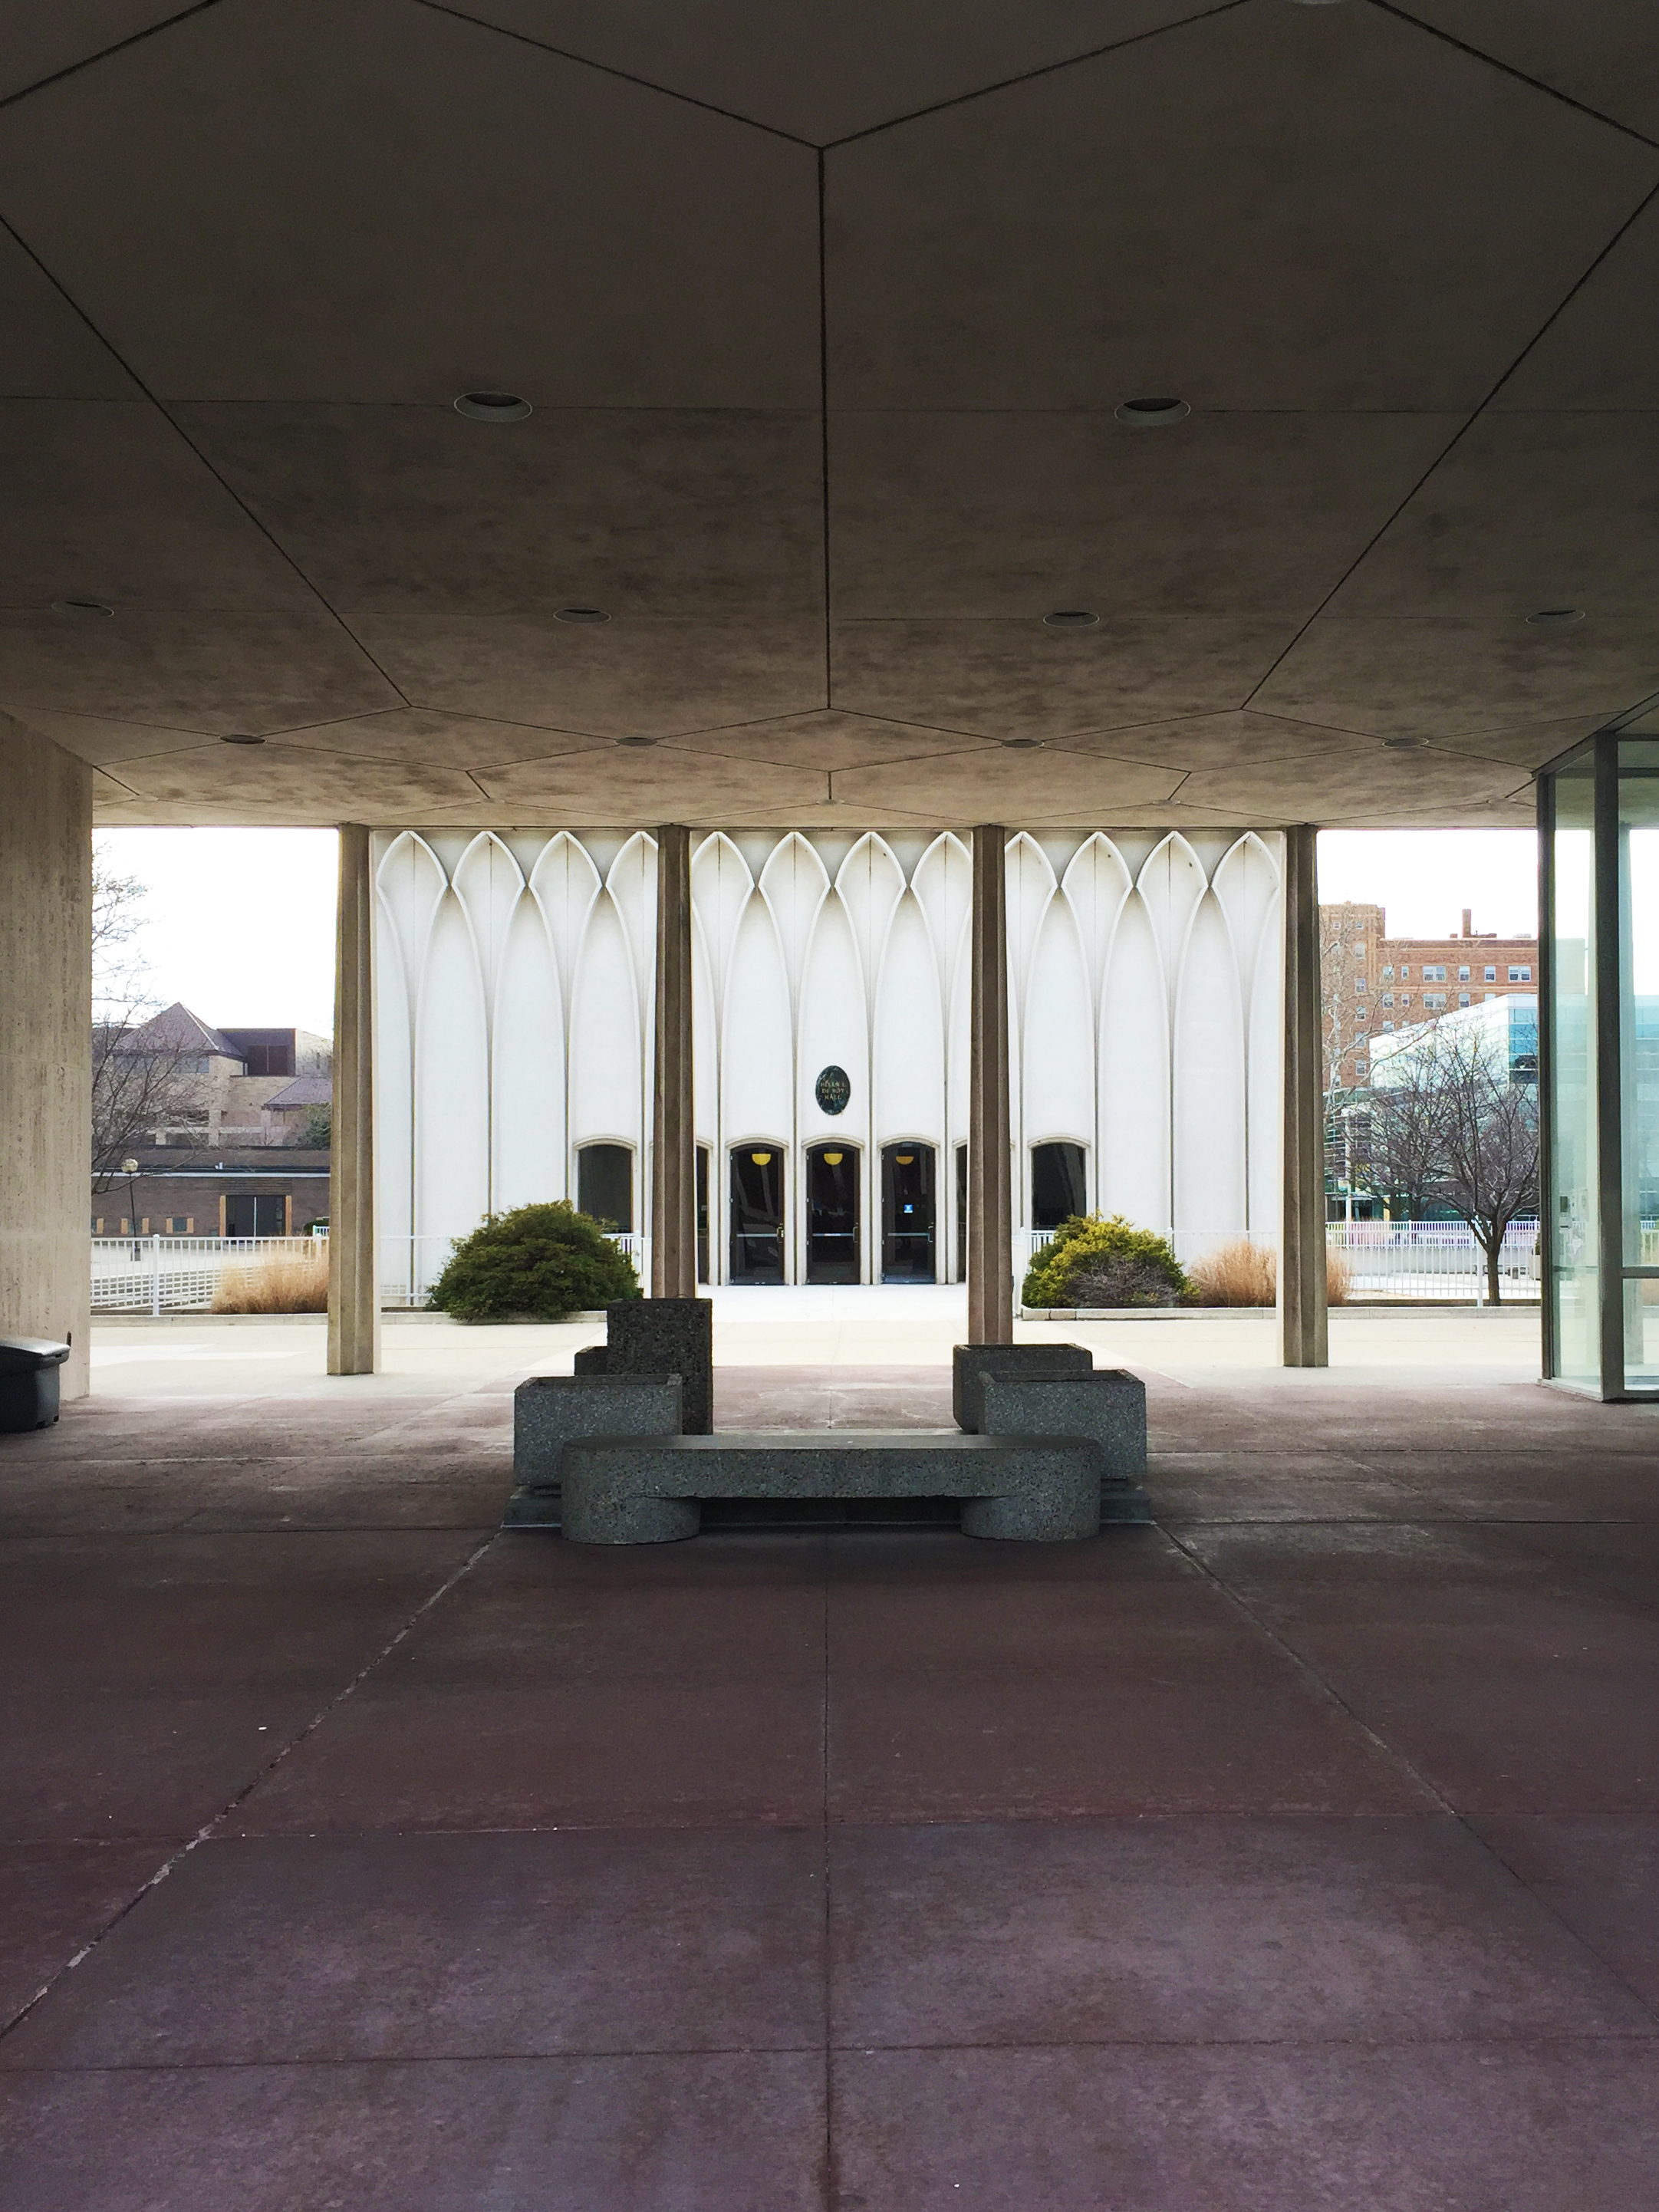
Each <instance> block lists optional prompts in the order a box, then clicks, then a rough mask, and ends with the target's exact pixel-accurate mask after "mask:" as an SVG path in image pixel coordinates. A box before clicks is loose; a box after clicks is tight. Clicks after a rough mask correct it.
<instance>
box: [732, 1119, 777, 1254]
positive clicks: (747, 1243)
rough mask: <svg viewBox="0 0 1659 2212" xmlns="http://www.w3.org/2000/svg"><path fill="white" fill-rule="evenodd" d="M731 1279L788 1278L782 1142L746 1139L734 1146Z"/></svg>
mask: <svg viewBox="0 0 1659 2212" xmlns="http://www.w3.org/2000/svg"><path fill="white" fill-rule="evenodd" d="M731 1279H732V1282H734V1283H781V1281H782V1280H783V1147H782V1146H781V1145H743V1146H735V1147H734V1148H733V1150H732V1267H731Z"/></svg>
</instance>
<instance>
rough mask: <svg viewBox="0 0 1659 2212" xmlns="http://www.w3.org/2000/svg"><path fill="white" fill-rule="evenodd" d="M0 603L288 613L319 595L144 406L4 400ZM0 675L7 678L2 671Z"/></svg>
mask: <svg viewBox="0 0 1659 2212" xmlns="http://www.w3.org/2000/svg"><path fill="white" fill-rule="evenodd" d="M0 478H3V481H4V483H5V486H6V495H5V498H4V500H3V501H0V606H14V607H15V606H25V607H27V606H33V607H37V608H45V607H46V606H49V605H51V603H52V601H53V600H54V599H76V598H81V599H88V598H89V599H99V600H104V601H107V602H108V603H110V604H111V605H113V606H114V608H115V609H116V619H117V620H118V621H124V620H125V618H126V617H128V616H130V615H131V614H134V613H142V612H147V611H159V610H161V609H171V610H173V611H179V610H185V609H188V610H191V611H201V612H206V611H216V610H222V609H229V608H236V609H242V610H247V609H253V608H269V609H276V608H283V609H288V610H290V611H295V612H303V613H307V614H309V613H311V612H312V611H314V609H315V607H316V604H317V601H316V594H315V593H314V592H313V591H312V590H311V588H310V587H309V586H308V585H307V582H306V580H305V579H304V578H303V577H302V576H301V575H300V574H297V573H296V572H295V568H294V567H293V565H292V564H291V563H290V562H288V561H286V560H284V559H283V556H282V554H281V553H280V552H279V551H278V550H276V547H275V546H274V545H273V544H271V542H270V539H269V538H267V537H266V535H265V533H264V532H263V531H262V530H261V529H260V528H259V526H258V524H257V523H255V522H253V521H252V520H250V519H249V517H248V516H247V515H246V513H244V512H243V510H242V509H241V507H239V506H238V504H237V502H236V501H235V500H234V498H233V497H232V496H231V495H230V494H229V493H228V491H227V490H226V489H225V488H224V486H223V484H222V483H219V482H218V481H217V479H216V477H214V475H213V472H212V471H211V470H210V469H208V468H207V467H205V466H204V464H203V462H202V460H201V459H200V458H199V456H198V455H197V453H193V452H192V451H191V447H189V446H188V445H187V444H186V443H185V440H184V439H183V438H181V437H180V436H179V433H178V431H177V430H176V429H174V428H173V425H172V424H171V423H170V422H167V419H166V417H165V416H162V415H161V414H160V413H158V411H157V410H155V408H154V407H152V406H151V405H150V404H149V402H148V401H144V400H136V401H108V400H94V401H86V400H70V401H62V400H52V399H11V400H5V401H0ZM0 681H3V675H0Z"/></svg>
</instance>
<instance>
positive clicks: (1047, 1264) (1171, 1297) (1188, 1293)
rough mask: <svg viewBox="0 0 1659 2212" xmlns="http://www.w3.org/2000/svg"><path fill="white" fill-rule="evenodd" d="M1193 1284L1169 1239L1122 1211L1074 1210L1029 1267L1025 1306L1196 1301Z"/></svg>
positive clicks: (1022, 1300) (1022, 1295) (1022, 1293)
mask: <svg viewBox="0 0 1659 2212" xmlns="http://www.w3.org/2000/svg"><path fill="white" fill-rule="evenodd" d="M1194 1295H1195V1294H1194V1290H1193V1287H1192V1285H1191V1284H1190V1283H1189V1282H1188V1280H1187V1278H1186V1275H1185V1273H1183V1272H1182V1266H1181V1262H1180V1261H1179V1260H1177V1259H1176V1255H1175V1253H1174V1251H1173V1250H1172V1249H1171V1248H1170V1243H1169V1240H1168V1239H1167V1238H1166V1237H1158V1236H1156V1235H1155V1234H1154V1233H1153V1231H1152V1230H1150V1229H1137V1228H1136V1227H1135V1226H1134V1225H1133V1222H1128V1221H1126V1220H1125V1219H1124V1218H1123V1217H1122V1215H1121V1213H1114V1214H1111V1215H1109V1216H1102V1215H1101V1214H1098V1213H1089V1214H1080V1213H1074V1214H1073V1215H1072V1216H1071V1218H1069V1220H1066V1221H1062V1222H1061V1223H1060V1226H1059V1228H1058V1229H1056V1230H1055V1231H1054V1238H1053V1241H1052V1243H1049V1244H1048V1246H1047V1248H1046V1249H1044V1250H1042V1251H1041V1252H1039V1253H1038V1254H1037V1255H1036V1257H1035V1258H1034V1259H1033V1261H1031V1264H1030V1267H1029V1268H1028V1269H1027V1271H1026V1275H1025V1281H1024V1286H1023V1288H1022V1289H1021V1291H1020V1294H1019V1297H1020V1304H1022V1305H1025V1306H1176V1305H1190V1304H1192V1303H1193V1300H1194Z"/></svg>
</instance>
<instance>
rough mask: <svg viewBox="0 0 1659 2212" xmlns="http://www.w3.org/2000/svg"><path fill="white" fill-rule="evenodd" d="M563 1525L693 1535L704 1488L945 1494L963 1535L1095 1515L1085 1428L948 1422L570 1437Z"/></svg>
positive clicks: (1065, 1526)
mask: <svg viewBox="0 0 1659 2212" xmlns="http://www.w3.org/2000/svg"><path fill="white" fill-rule="evenodd" d="M559 1466H560V1481H561V1488H562V1499H561V1507H560V1510H561V1516H562V1525H563V1528H564V1533H565V1535H566V1536H567V1537H568V1539H569V1540H570V1541H571V1542H573V1543H577V1544H662V1543H669V1542H672V1541H675V1540H677V1539H678V1538H681V1537H685V1536H695V1535H696V1534H697V1531H698V1529H699V1528H700V1527H701V1526H702V1500H703V1499H704V1498H928V1497H933V1498H941V1497H942V1498H959V1499H960V1500H961V1501H962V1529H963V1534H964V1535H967V1536H990V1537H1001V1538H1006V1539H1011V1540H1014V1541H1025V1542H1030V1543H1054V1542H1060V1541H1072V1540H1074V1539H1076V1538H1078V1537H1081V1536H1091V1535H1093V1534H1095V1532H1096V1531H1097V1528H1099V1526H1100V1498H1101V1480H1102V1473H1103V1463H1102V1454H1101V1449H1100V1446H1099V1445H1098V1444H1097V1443H1096V1442H1095V1440H1094V1438H1093V1437H1056V1436H996V1437H987V1436H967V1435H963V1434H960V1433H957V1432H954V1431H950V1430H936V1431H935V1430H918V1429H900V1430H895V1431H878V1430H857V1429H840V1430H836V1431H834V1432H833V1433H819V1434H816V1435H815V1434H813V1433H811V1432H810V1431H807V1432H803V1431H799V1430H790V1431H783V1432H781V1433H772V1432H768V1431H761V1430H750V1431H732V1432H730V1433H728V1434H725V1435H715V1436H698V1437H651V1438H646V1437H616V1436H576V1437H569V1438H568V1440H567V1441H566V1442H565V1443H564V1444H563V1446H562V1449H561V1450H560V1454H559Z"/></svg>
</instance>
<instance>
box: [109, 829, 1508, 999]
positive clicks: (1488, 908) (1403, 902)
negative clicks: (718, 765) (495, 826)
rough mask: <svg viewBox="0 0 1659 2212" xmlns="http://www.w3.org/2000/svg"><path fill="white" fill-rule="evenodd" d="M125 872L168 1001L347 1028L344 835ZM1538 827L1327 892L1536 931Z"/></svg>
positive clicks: (1325, 894) (1352, 871)
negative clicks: (137, 891) (339, 1006)
mask: <svg viewBox="0 0 1659 2212" xmlns="http://www.w3.org/2000/svg"><path fill="white" fill-rule="evenodd" d="M98 843H99V849H100V852H101V853H103V854H105V855H106V858H107V860H108V863H109V865H110V866H112V868H113V869H114V870H115V871H116V872H117V873H118V874H120V875H125V876H137V878H139V879H140V880H141V881H142V882H143V884H145V885H146V886H147V887H148V894H149V895H148V896H147V898H146V900H145V904H144V922H143V930H142V933H141V934H140V937H139V939H138V948H139V950H140V951H142V953H143V957H144V958H145V960H146V961H147V962H148V963H149V978H148V984H149V991H150V992H151V994H152V995H153V996H154V997H155V999H156V1000H159V1001H160V1002H161V1004H162V1005H167V1004H169V1003H170V1002H171V1001H172V1000H174V999H182V1000H184V1002H185V1005H186V1006H188V1007H190V1008H191V1012H194V1013H197V1014H199V1015H200V1016H201V1017H202V1018H203V1020H204V1021H206V1022H214V1023H218V1024H229V1025H230V1026H231V1027H232V1028H249V1029H255V1028H265V1027H270V1028H272V1029H277V1028H282V1029H286V1028H289V1027H290V1026H292V1027H294V1028H295V1029H303V1030H318V1031H319V1032H321V1033H322V1034H323V1035H324V1036H327V1035H328V1034H329V1033H330V1032H331V1030H332V1029H333V1026H334V1018H333V1005H334V878H335V837H334V832H333V831H332V830H331V829H103V830H100V832H99V835H98ZM1534 854H1535V848H1534V840H1533V836H1532V833H1531V832H1530V830H1526V829H1389V830H1372V829H1327V830H1325V831H1323V832H1322V834H1321V836H1320V840H1319V895H1320V896H1321V898H1322V899H1324V900H1326V901H1328V902H1329V901H1334V900H1338V899H1364V900H1374V901H1375V902H1377V903H1378V904H1379V905H1382V906H1384V907H1386V908H1388V915H1389V930H1390V932H1391V933H1393V934H1394V935H1395V936H1400V937H1441V936H1444V935H1445V934H1446V933H1448V932H1449V931H1451V930H1455V929H1456V928H1457V927H1458V926H1459V921H1460V917H1461V915H1462V909H1463V908H1465V907H1466V906H1468V907H1473V908H1474V926H1475V927H1476V928H1477V929H1489V930H1497V931H1498V933H1500V934H1503V935H1506V936H1507V935H1511V934H1513V935H1530V934H1531V933H1532V932H1533V930H1534V928H1535V927H1537V896H1536V892H1537V878H1536V867H1537V863H1536V860H1535V857H1534Z"/></svg>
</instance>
